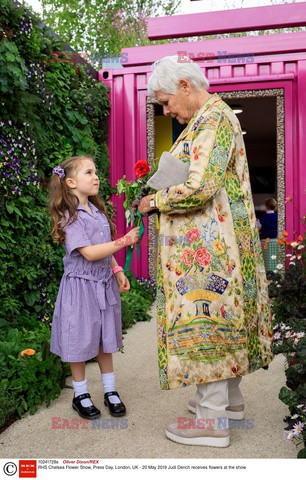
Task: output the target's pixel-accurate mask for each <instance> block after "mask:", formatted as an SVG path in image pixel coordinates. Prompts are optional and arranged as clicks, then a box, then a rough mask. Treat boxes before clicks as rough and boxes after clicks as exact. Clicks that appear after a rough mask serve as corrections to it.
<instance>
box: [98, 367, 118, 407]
mask: <svg viewBox="0 0 306 480" xmlns="http://www.w3.org/2000/svg"><path fill="white" fill-rule="evenodd" d="M101 381H102V385H103V389H104V393H108V392H114V391H115V390H116V387H115V374H114V372H110V373H102V374H101ZM108 400H109V401H110V402H111V403H120V398H119V397H117V395H111V396H110V397H108Z"/></svg>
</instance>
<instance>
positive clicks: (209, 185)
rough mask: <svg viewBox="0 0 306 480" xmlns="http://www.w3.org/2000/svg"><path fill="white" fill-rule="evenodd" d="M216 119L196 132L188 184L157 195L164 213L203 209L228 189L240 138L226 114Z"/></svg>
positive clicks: (157, 202)
mask: <svg viewBox="0 0 306 480" xmlns="http://www.w3.org/2000/svg"><path fill="white" fill-rule="evenodd" d="M216 115H217V114H214V113H213V114H212V115H211V116H209V117H208V118H205V119H204V120H203V122H202V123H200V124H199V126H198V128H197V129H196V130H195V131H194V134H193V137H192V141H191V145H190V149H191V152H190V169H189V177H188V180H187V181H186V182H185V183H182V184H180V185H176V186H174V187H170V188H166V189H164V190H159V191H158V192H157V193H156V205H157V207H158V209H159V210H160V212H162V213H170V214H172V213H185V212H189V211H194V210H198V209H201V208H203V206H204V205H205V203H206V202H208V201H210V200H211V199H212V198H213V197H214V196H215V195H216V194H217V193H218V191H219V190H220V189H221V188H222V186H223V185H224V180H225V173H226V169H227V167H228V163H229V161H230V159H231V157H232V154H233V150H234V147H235V135H236V134H235V132H234V128H233V125H232V124H231V122H230V121H229V119H228V118H227V117H226V116H225V115H224V114H223V113H221V115H220V117H219V118H216Z"/></svg>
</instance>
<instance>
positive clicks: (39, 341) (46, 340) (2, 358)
mask: <svg viewBox="0 0 306 480" xmlns="http://www.w3.org/2000/svg"><path fill="white" fill-rule="evenodd" d="M31 327H32V328H31ZM28 328H29V330H27V329H26V328H12V327H11V326H10V325H9V323H8V322H6V323H5V322H2V323H1V332H0V386H1V397H0V402H2V403H3V407H4V408H3V410H2V416H1V417H0V420H1V422H3V423H5V421H6V420H7V419H8V418H9V417H10V416H11V415H12V413H17V414H18V415H19V416H21V415H22V414H23V413H24V412H26V411H29V412H30V413H34V412H35V411H36V410H37V408H38V405H40V404H42V403H45V404H46V406H48V405H49V404H50V401H51V400H52V399H54V398H56V397H58V396H59V394H60V392H61V389H62V388H63V387H64V385H65V379H66V376H67V375H68V374H69V366H68V365H67V364H63V363H62V362H61V359H60V358H59V357H58V356H57V355H54V354H53V353H51V352H50V348H49V346H50V327H49V325H47V324H44V323H42V322H32V326H29V327H28ZM29 349H30V350H29ZM27 350H29V352H30V355H27V354H23V355H22V352H24V351H27ZM33 352H34V354H33V355H31V353H33ZM5 401H7V402H8V403H7V404H5V403H4V402H5ZM1 426H2V424H1V423H0V427H1Z"/></svg>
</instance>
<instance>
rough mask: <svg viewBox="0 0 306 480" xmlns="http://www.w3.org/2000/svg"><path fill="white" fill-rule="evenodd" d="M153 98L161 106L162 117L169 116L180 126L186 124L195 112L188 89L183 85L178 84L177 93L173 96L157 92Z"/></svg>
mask: <svg viewBox="0 0 306 480" xmlns="http://www.w3.org/2000/svg"><path fill="white" fill-rule="evenodd" d="M155 98H156V100H157V102H158V103H159V104H160V105H162V107H163V111H164V115H171V117H172V118H176V119H177V121H178V122H179V123H181V124H185V123H188V122H189V121H190V119H191V118H192V116H193V115H194V113H195V111H196V109H195V108H194V106H193V105H192V102H191V101H190V95H189V94H188V88H186V85H185V84H180V85H179V88H178V90H177V93H176V94H174V95H173V94H171V93H165V92H162V91H161V90H157V91H156V92H155Z"/></svg>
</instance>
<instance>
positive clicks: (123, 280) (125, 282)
mask: <svg viewBox="0 0 306 480" xmlns="http://www.w3.org/2000/svg"><path fill="white" fill-rule="evenodd" d="M115 277H116V280H117V283H118V287H119V292H127V291H128V290H129V289H130V282H129V279H128V278H127V277H126V276H125V274H124V272H123V271H122V270H121V271H120V272H118V273H115Z"/></svg>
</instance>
